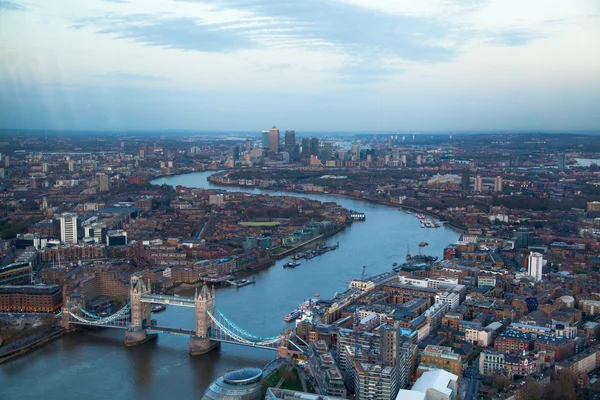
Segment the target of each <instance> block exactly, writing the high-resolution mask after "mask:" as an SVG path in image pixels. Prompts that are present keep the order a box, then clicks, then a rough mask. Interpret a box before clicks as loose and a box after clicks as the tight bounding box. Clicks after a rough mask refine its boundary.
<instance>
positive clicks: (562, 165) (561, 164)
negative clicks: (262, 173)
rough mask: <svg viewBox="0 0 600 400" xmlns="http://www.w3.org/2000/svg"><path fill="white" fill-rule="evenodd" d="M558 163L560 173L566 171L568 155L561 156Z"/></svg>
mask: <svg viewBox="0 0 600 400" xmlns="http://www.w3.org/2000/svg"><path fill="white" fill-rule="evenodd" d="M556 163H557V164H558V170H559V171H564V170H565V169H567V155H566V154H560V155H559V156H558V158H557V160H556Z"/></svg>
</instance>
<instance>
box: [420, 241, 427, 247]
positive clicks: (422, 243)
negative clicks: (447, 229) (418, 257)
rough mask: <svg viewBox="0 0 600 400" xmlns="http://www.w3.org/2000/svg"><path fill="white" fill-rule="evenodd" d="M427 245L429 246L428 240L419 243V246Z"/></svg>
mask: <svg viewBox="0 0 600 400" xmlns="http://www.w3.org/2000/svg"><path fill="white" fill-rule="evenodd" d="M425 246H429V243H427V242H421V243H419V247H425Z"/></svg>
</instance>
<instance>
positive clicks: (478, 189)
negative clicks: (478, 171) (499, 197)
mask: <svg viewBox="0 0 600 400" xmlns="http://www.w3.org/2000/svg"><path fill="white" fill-rule="evenodd" d="M482 188H483V178H482V177H481V175H477V176H476V177H475V183H474V187H473V190H474V191H476V192H479V193H481V192H482V190H481V189H482Z"/></svg>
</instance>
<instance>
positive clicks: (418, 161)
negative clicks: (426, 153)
mask: <svg viewBox="0 0 600 400" xmlns="http://www.w3.org/2000/svg"><path fill="white" fill-rule="evenodd" d="M422 161H423V159H422V157H421V155H420V154H417V165H421V163H422Z"/></svg>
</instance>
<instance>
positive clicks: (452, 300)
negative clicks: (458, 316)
mask: <svg viewBox="0 0 600 400" xmlns="http://www.w3.org/2000/svg"><path fill="white" fill-rule="evenodd" d="M435 302H436V303H438V302H443V303H447V304H448V306H449V307H450V309H451V310H456V308H457V307H458V306H459V305H460V295H459V294H458V293H456V292H448V291H446V292H441V293H437V294H436V295H435Z"/></svg>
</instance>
